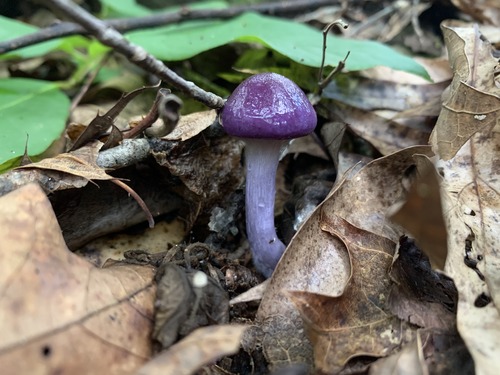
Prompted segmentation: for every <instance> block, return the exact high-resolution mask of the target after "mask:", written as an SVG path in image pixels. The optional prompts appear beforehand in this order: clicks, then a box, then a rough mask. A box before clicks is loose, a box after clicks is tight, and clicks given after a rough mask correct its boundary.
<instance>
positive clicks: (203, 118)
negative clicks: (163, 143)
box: [164, 110, 217, 141]
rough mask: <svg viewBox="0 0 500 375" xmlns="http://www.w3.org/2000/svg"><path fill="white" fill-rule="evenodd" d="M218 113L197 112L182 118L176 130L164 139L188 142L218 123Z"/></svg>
mask: <svg viewBox="0 0 500 375" xmlns="http://www.w3.org/2000/svg"><path fill="white" fill-rule="evenodd" d="M216 117H217V114H216V111H215V110H210V111H203V112H195V113H191V114H189V115H185V116H181V118H180V119H179V123H178V124H177V126H176V127H175V128H174V130H173V131H172V132H171V133H169V134H167V135H166V136H165V137H164V139H168V140H169V141H186V140H188V139H190V138H193V137H194V136H195V135H198V134H199V133H201V132H202V131H203V130H205V129H207V128H208V127H209V126H210V125H212V124H213V123H214V122H215V121H216Z"/></svg>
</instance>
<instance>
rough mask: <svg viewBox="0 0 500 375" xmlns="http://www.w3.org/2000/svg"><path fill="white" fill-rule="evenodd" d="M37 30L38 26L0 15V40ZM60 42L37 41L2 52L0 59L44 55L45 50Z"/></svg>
mask: <svg viewBox="0 0 500 375" xmlns="http://www.w3.org/2000/svg"><path fill="white" fill-rule="evenodd" d="M38 30H39V29H38V28H36V27H33V26H30V25H27V24H25V23H23V22H19V21H16V20H13V19H10V18H7V17H3V16H0V40H2V41H6V40H9V39H13V38H17V37H20V36H23V35H26V34H31V33H34V32H37V31H38ZM60 43H61V42H60V40H52V41H48V42H43V43H39V44H37V45H34V46H30V47H25V48H21V49H19V50H17V51H13V52H9V53H6V54H3V55H1V59H6V58H12V57H21V58H30V57H35V56H40V55H44V54H46V53H47V52H50V51H52V50H53V49H55V48H56V47H57V46H58V45H59V44H60Z"/></svg>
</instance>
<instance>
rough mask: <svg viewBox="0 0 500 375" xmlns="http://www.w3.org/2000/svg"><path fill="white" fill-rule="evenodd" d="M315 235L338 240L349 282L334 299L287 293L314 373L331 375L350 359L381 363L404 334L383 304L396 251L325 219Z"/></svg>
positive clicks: (333, 218)
mask: <svg viewBox="0 0 500 375" xmlns="http://www.w3.org/2000/svg"><path fill="white" fill-rule="evenodd" d="M321 229H323V230H324V231H327V232H328V233H330V234H332V235H333V236H336V237H338V238H340V239H341V240H342V242H343V243H344V245H345V247H346V248H347V250H348V252H349V258H350V261H351V278H350V279H349V282H348V284H347V286H346V288H345V290H344V292H343V293H342V295H341V296H339V297H330V296H324V295H317V294H312V293H308V292H299V291H295V292H289V293H290V294H291V299H292V301H293V302H294V303H295V305H296V306H297V308H298V310H299V311H300V313H301V316H302V319H303V320H304V323H305V324H304V325H305V328H306V331H307V332H308V337H309V339H310V340H311V342H312V344H313V348H314V364H315V368H316V369H317V370H319V371H320V372H321V373H325V374H336V373H339V372H340V370H342V368H343V367H344V366H345V365H346V364H347V362H348V361H349V360H350V359H352V358H353V357H356V356H361V355H368V356H371V357H382V356H384V355H387V353H390V352H392V351H393V350H394V349H396V348H398V347H399V346H400V345H401V344H402V343H403V337H405V336H407V335H405V334H404V332H403V331H404V330H405V329H408V327H406V326H405V325H404V324H402V323H401V321H400V320H399V319H398V318H397V317H396V316H393V315H392V313H391V312H390V309H389V306H388V304H387V300H388V296H389V290H390V285H391V281H390V279H389V268H390V266H391V263H392V258H393V255H394V251H395V248H396V245H395V243H394V242H393V241H391V240H390V239H388V238H385V237H382V236H379V235H377V234H374V233H370V232H367V231H364V230H362V229H359V228H356V227H355V226H353V225H351V224H349V223H348V222H347V221H346V220H344V219H342V218H340V217H338V216H336V215H334V214H332V213H330V214H329V215H328V217H324V220H323V221H322V223H321Z"/></svg>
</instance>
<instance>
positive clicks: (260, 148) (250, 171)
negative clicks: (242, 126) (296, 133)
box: [245, 138, 288, 277]
mask: <svg viewBox="0 0 500 375" xmlns="http://www.w3.org/2000/svg"><path fill="white" fill-rule="evenodd" d="M287 144H288V141H287V140H274V139H248V138H247V139H245V158H246V172H247V177H246V181H247V182H246V194H245V200H246V202H245V203H246V204H245V207H246V226H247V237H248V241H249V243H250V249H251V251H252V256H253V261H254V264H255V267H256V268H257V270H258V271H259V272H261V273H262V274H263V275H264V276H265V277H270V276H271V274H272V273H273V271H274V268H275V267H276V264H277V263H278V261H279V260H280V258H281V255H283V252H284V251H285V247H286V246H285V245H284V244H283V242H281V241H280V240H279V239H278V236H277V235H276V229H275V227H274V200H275V195H276V170H277V169H278V162H279V159H280V154H281V151H282V150H283V148H284V147H286V145H287Z"/></svg>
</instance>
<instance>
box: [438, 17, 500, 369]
mask: <svg viewBox="0 0 500 375" xmlns="http://www.w3.org/2000/svg"><path fill="white" fill-rule="evenodd" d="M444 30H445V31H446V40H447V42H448V43H449V46H448V48H449V50H450V61H451V62H452V64H453V66H454V67H455V69H454V73H455V76H454V79H453V84H452V90H451V91H450V95H451V97H450V98H448V99H447V100H448V101H450V102H453V103H459V104H460V105H461V106H460V107H459V108H461V109H462V111H460V112H457V113H453V114H452V115H451V116H448V112H449V111H448V110H447V109H446V108H444V109H443V115H442V117H443V118H441V116H440V121H438V123H437V124H436V129H435V133H436V136H434V137H432V138H431V142H432V147H433V148H434V149H435V150H437V155H438V156H439V158H440V160H438V161H437V162H436V167H437V170H438V171H439V174H440V175H441V176H442V177H443V179H442V204H443V212H444V218H445V222H446V226H447V229H448V258H447V261H446V266H445V272H446V273H447V274H448V275H449V276H450V277H452V278H453V280H454V281H455V285H456V287H457V290H458V294H459V302H458V311H457V328H458V331H459V333H460V335H461V336H462V338H463V340H464V342H465V344H466V345H467V348H468V349H469V351H470V353H471V355H472V357H473V358H474V362H475V367H476V373H481V374H496V373H497V372H498V369H499V368H500V355H499V352H498V348H500V312H499V306H500V273H499V272H498V270H499V268H500V254H499V251H498V249H500V237H499V233H500V224H499V223H500V217H499V212H500V196H499V191H500V180H499V179H498V175H499V173H500V171H499V167H498V165H499V163H498V150H499V147H500V122H499V121H498V118H499V114H498V109H499V103H500V98H499V96H500V95H499V94H500V88H498V87H497V86H496V85H497V84H498V83H497V82H496V81H495V76H494V74H495V64H496V60H495V59H494V58H493V57H492V56H491V46H490V45H489V43H487V42H486V41H484V40H482V39H481V38H480V35H479V34H478V32H477V30H476V27H474V26H470V25H467V24H460V23H446V24H445V25H444ZM463 87H466V89H465V90H462V88H463ZM453 88H456V90H453ZM458 88H460V90H458ZM473 100H474V101H473ZM483 111H484V112H483ZM483 116H484V117H483ZM471 118H474V119H473V120H472V119H471ZM481 123H482V124H483V125H481ZM450 129H452V130H450ZM447 132H451V133H450V134H451V136H452V137H456V138H457V139H459V140H460V142H456V143H453V144H451V146H450V145H449V144H447V143H446V142H443V140H442V137H440V135H446V133H447ZM457 134H458V135H457ZM452 139H454V138H452Z"/></svg>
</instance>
